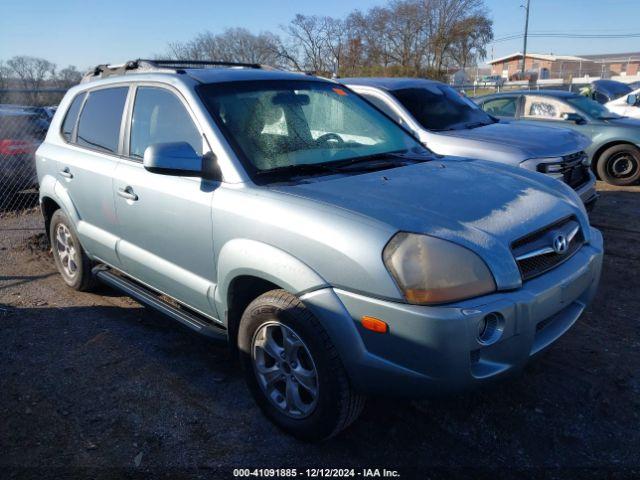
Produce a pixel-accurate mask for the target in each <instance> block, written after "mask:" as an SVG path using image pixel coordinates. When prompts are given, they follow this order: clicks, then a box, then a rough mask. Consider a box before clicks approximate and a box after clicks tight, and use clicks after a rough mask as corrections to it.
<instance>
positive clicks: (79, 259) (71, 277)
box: [49, 210, 95, 291]
mask: <svg viewBox="0 0 640 480" xmlns="http://www.w3.org/2000/svg"><path fill="white" fill-rule="evenodd" d="M49 238H50V239H51V250H52V251H53V259H54V261H55V264H56V267H57V268H58V271H59V272H60V275H61V276H62V280H64V283H66V284H67V285H68V286H70V287H71V288H73V289H75V290H80V291H88V290H91V289H92V288H93V287H94V286H95V279H94V277H93V275H92V273H91V267H92V266H93V262H92V261H91V259H90V258H89V257H88V256H87V254H86V253H85V251H84V250H83V248H82V245H80V240H78V235H77V234H76V232H75V229H74V228H73V224H72V223H71V221H70V220H69V218H68V217H67V216H66V215H65V213H64V212H63V211H62V210H56V211H55V212H54V213H53V215H52V216H51V224H50V226H49Z"/></svg>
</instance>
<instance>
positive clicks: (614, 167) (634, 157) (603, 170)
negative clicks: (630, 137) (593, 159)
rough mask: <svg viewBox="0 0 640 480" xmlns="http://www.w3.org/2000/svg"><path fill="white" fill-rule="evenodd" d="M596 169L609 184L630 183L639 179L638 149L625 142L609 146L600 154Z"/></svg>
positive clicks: (639, 155) (639, 153)
mask: <svg viewBox="0 0 640 480" xmlns="http://www.w3.org/2000/svg"><path fill="white" fill-rule="evenodd" d="M596 169H597V170H598V175H599V176H600V178H601V179H602V180H604V181H605V182H607V183H610V184H611V185H619V186H626V185H632V184H634V183H636V182H637V181H638V180H640V150H639V149H638V148H637V147H635V146H633V145H627V144H622V145H614V146H613V147H609V148H607V149H606V150H605V151H604V152H602V155H600V158H599V159H598V163H597V165H596Z"/></svg>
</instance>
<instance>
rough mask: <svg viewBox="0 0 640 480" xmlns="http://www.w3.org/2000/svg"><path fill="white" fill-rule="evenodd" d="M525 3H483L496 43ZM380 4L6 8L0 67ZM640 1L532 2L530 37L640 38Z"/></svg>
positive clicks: (40, 2) (145, 51)
mask: <svg viewBox="0 0 640 480" xmlns="http://www.w3.org/2000/svg"><path fill="white" fill-rule="evenodd" d="M525 1H526V0H485V2H486V5H487V9H488V11H489V16H490V17H491V18H492V19H493V21H494V36H495V38H496V39H499V38H502V37H505V36H509V35H513V34H519V33H522V31H523V29H524V9H523V8H521V7H520V5H521V4H523V3H524V2H525ZM385 3H386V1H385V0H321V1H318V0H311V1H309V0H297V1H296V0H231V1H230V0H225V1H221V0H129V1H125V0H104V1H95V0H84V1H82V0H28V1H25V0H3V1H2V11H1V14H0V60H7V59H9V58H11V57H12V56H14V55H31V56H37V57H43V58H46V59H48V60H50V61H52V62H54V63H56V64H57V65H58V68H64V67H66V66H67V65H75V66H77V67H78V68H79V69H80V70H84V69H86V68H88V67H89V66H93V65H96V64H100V63H121V62H123V61H125V60H130V59H134V58H144V57H149V56H152V55H154V54H159V53H163V52H166V46H167V43H169V42H174V41H186V40H189V39H191V38H193V37H194V36H195V35H196V34H198V33H201V32H204V31H206V30H210V31H212V32H219V31H222V30H224V29H225V28H228V27H236V26H238V27H245V28H247V29H249V30H251V31H252V32H254V33H257V32H260V31H263V30H270V31H273V32H276V33H279V32H280V26H282V25H284V24H286V23H288V22H289V20H290V19H291V18H292V17H293V16H294V15H295V14H296V13H302V14H305V15H329V16H333V17H338V18H340V17H344V16H346V15H347V14H348V13H349V12H351V11H352V10H355V9H360V10H367V9H368V8H370V7H373V6H379V5H384V4H385ZM638 18H640V0H607V1H605V0H531V9H530V18H529V31H530V32H548V31H553V32H561V33H578V32H584V33H589V34H603V33H640V24H638ZM521 50H522V39H514V40H509V41H498V42H496V43H493V44H492V45H489V47H488V58H489V59H490V58H492V56H493V58H497V57H500V56H503V55H506V54H509V53H512V52H515V51H521ZM528 51H530V52H538V53H556V54H564V55H570V54H575V55H580V54H589V53H596V54H597V53H622V52H629V51H640V37H636V38H631V39H597V40H593V39H589V40H585V39H557V38H556V39H553V38H551V39H550V38H530V39H529V44H528Z"/></svg>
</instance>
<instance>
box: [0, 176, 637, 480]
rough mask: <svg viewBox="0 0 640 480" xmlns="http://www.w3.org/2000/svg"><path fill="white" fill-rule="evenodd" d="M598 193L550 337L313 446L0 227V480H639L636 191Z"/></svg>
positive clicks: (163, 322) (162, 331) (142, 316)
mask: <svg viewBox="0 0 640 480" xmlns="http://www.w3.org/2000/svg"><path fill="white" fill-rule="evenodd" d="M599 187H600V189H601V195H602V196H601V199H600V202H599V204H598V205H597V206H596V210H595V212H594V214H593V216H592V222H593V224H594V225H596V226H597V227H599V228H600V229H601V230H602V231H603V233H604V236H605V242H606V255H605V264H604V271H603V277H602V282H601V285H600V290H599V293H598V296H597V298H596V300H595V302H594V304H593V305H592V306H591V307H590V308H589V309H588V310H587V311H586V313H585V314H584V315H583V316H582V318H581V319H580V320H579V321H578V322H577V324H576V325H575V326H574V327H573V328H572V329H571V330H570V331H569V332H568V333H567V334H566V335H565V336H564V337H563V338H562V339H560V340H559V341H558V342H557V343H556V344H555V345H553V346H552V347H551V348H550V349H548V350H547V351H546V352H545V353H544V354H543V355H541V356H540V357H539V358H537V359H536V360H535V361H534V362H532V363H531V364H530V365H529V366H528V367H527V368H526V369H525V371H524V372H523V374H522V375H521V376H519V377H517V378H514V379H511V380H508V381H505V382H502V383H500V384H498V385H494V386H492V387H490V388H487V389H484V390H481V391H479V392H472V393H469V394H465V395H463V396H459V397H454V398H446V399H439V400H428V401H420V402H411V401H398V400H388V399H371V400H370V401H369V403H368V404H367V406H366V408H365V410H364V413H363V415H362V417H361V418H360V419H359V420H358V421H357V422H356V423H355V424H354V425H353V426H352V427H351V428H350V429H348V430H347V431H345V432H344V433H343V434H341V435H340V436H339V437H338V438H335V439H333V440H330V441H328V442H325V443H323V444H319V445H308V444H304V443H300V442H298V441H296V440H294V439H292V438H290V437H288V436H286V435H284V434H282V433H280V432H279V431H278V430H277V429H276V428H275V427H273V426H272V425H271V423H269V422H268V421H267V420H266V419H265V417H263V416H262V415H261V413H260V412H259V410H258V408H257V407H256V406H255V405H254V403H253V401H252V399H251V398H250V396H249V393H248V391H247V389H246V388H245V385H244V382H243V379H242V376H241V372H240V369H239V366H238V364H237V363H236V362H233V361H232V360H231V359H230V357H229V355H228V353H227V350H226V348H225V346H223V345H221V344H217V343H213V342H212V341H209V340H206V339H203V338H200V337H198V336H196V335H195V334H192V333H190V332H187V331H185V330H183V329H182V328H180V327H179V326H178V325H176V324H175V323H173V322H172V321H170V320H168V319H167V318H165V317H163V316H161V315H159V314H157V313H155V312H153V311H152V310H149V309H146V308H143V307H141V306H140V305H138V304H137V303H136V302H134V301H133V300H131V299H129V298H127V297H123V296H121V295H120V294H119V293H117V292H115V291H113V290H109V289H108V288H106V287H102V288H101V290H100V291H99V292H97V293H96V294H88V293H78V292H75V291H73V290H70V289H68V288H66V287H65V286H64V285H63V283H62V281H61V280H60V278H59V277H58V274H57V273H56V271H55V268H54V265H53V261H52V259H51V257H50V255H49V254H48V253H47V252H46V249H43V246H42V243H41V242H40V239H38V237H37V236H34V235H36V234H37V233H38V230H37V228H38V227H39V225H38V222H39V218H38V214H37V213H32V214H30V215H22V216H12V215H9V216H7V217H5V218H2V219H0V382H1V385H0V472H4V474H2V473H0V477H1V478H22V477H38V478H64V477H68V478H78V477H86V476H90V477H92V478H119V477H122V476H128V477H129V478H131V477H136V476H141V475H153V476H156V477H161V478H178V477H184V478H186V477H188V478H231V477H232V472H233V469H234V468H249V467H251V468H253V467H256V468H261V467H262V468H264V467H296V468H298V469H299V471H302V470H303V469H305V468H307V467H318V468H323V467H336V468H338V467H367V468H385V467H386V468H393V469H397V470H398V471H399V473H400V474H401V475H402V477H403V478H445V477H446V478H451V477H460V478H480V477H483V478H504V477H505V476H514V477H517V478H539V477H542V476H544V477H552V478H605V477H606V478H633V477H635V478H638V476H640V324H639V320H638V312H639V311H640V247H639V245H640V187H631V188H624V189H622V188H618V189H616V188H612V187H608V186H604V185H599ZM30 229H35V230H30Z"/></svg>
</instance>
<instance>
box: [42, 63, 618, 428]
mask: <svg viewBox="0 0 640 480" xmlns="http://www.w3.org/2000/svg"><path fill="white" fill-rule="evenodd" d="M209 67H215V68H209ZM342 82H344V83H339V82H336V81H331V80H327V79H322V78H319V77H313V76H308V75H303V74H295V73H289V72H282V71H277V70H272V69H263V68H261V67H260V66H258V65H249V64H244V65H243V64H226V65H225V64H221V63H220V62H216V63H215V64H208V63H207V62H197V61H186V62H180V61H159V60H155V61H147V60H138V61H133V62H128V63H127V64H125V65H122V66H118V67H110V66H105V65H102V66H99V67H97V68H95V69H93V70H91V71H90V73H88V74H87V75H86V76H85V78H84V80H83V83H82V84H81V85H79V86H77V87H74V88H72V89H70V90H69V92H68V93H67V94H66V95H65V97H64V99H63V100H62V102H61V104H60V108H59V109H58V111H57V112H56V114H55V116H54V118H53V121H52V123H51V127H50V128H49V131H48V133H47V136H46V140H45V141H44V142H43V144H42V145H41V146H40V148H39V149H38V151H37V153H36V160H37V170H38V178H39V182H40V201H41V206H42V212H43V216H44V223H45V225H46V229H47V232H48V234H49V237H50V239H51V243H52V250H53V256H54V260H55V263H56V266H57V268H58V270H59V272H60V274H61V277H62V279H63V281H64V282H65V283H66V284H67V285H69V286H70V287H72V288H75V289H78V290H89V289H91V288H92V287H93V286H94V284H95V281H96V280H98V279H99V280H101V281H103V282H106V283H108V284H110V285H112V286H114V287H116V288H119V289H121V290H122V291H124V292H126V293H127V294H128V295H131V296H132V297H134V298H136V299H138V300H139V301H140V302H142V303H144V304H146V305H149V306H151V307H153V308H156V309H158V310H159V311H161V312H163V313H165V314H166V315H168V316H170V317H172V318H173V319H175V320H177V321H178V322H180V323H182V324H183V325H184V326H186V327H188V328H190V329H192V330H194V331H196V332H199V333H202V334H206V335H210V336H212V337H216V338H219V339H224V340H225V341H227V342H229V345H230V346H231V348H232V350H233V351H234V352H235V353H237V354H238V355H239V358H240V360H241V363H242V365H243V367H244V371H245V378H246V381H247V385H248V387H249V390H250V391H251V393H252V395H253V396H254V398H255V400H256V402H257V404H258V405H259V406H260V408H261V409H262V411H263V412H264V413H265V414H266V415H267V416H268V417H269V418H270V419H271V420H272V421H273V422H274V423H275V424H276V425H278V426H279V427H280V428H282V429H283V430H284V431H286V432H289V433H291V434H293V435H295V436H297V437H299V438H303V439H306V440H319V439H325V438H328V437H331V436H332V435H335V434H337V433H338V432H340V431H341V430H342V429H344V428H346V427H347V426H348V425H349V424H350V423H351V422H353V421H354V420H355V419H356V418H357V417H358V414H359V413H360V411H361V410H362V407H363V404H364V400H365V398H366V396H367V395H395V396H403V397H422V396H426V395H431V394H434V393H440V394H441V393H446V392H457V391H461V390H465V389H469V388H474V387H478V386H480V385H484V384H487V383H490V382H492V381H495V380H498V379H501V378H504V377H505V376H508V375H510V374H512V373H514V372H517V371H519V370H520V369H522V367H523V366H524V365H525V364H526V363H527V362H528V361H529V359H530V358H531V357H533V356H535V355H536V354H538V353H539V352H541V351H542V350H544V349H545V348H547V347H548V346H549V345H551V344H553V343H554V342H555V341H556V340H557V339H558V338H560V337H561V336H562V335H563V334H564V333H565V332H566V331H567V330H568V329H569V328H570V327H571V326H572V325H573V324H574V323H575V322H576V320H577V319H578V318H579V317H580V315H581V313H582V312H583V310H584V309H585V308H586V306H587V305H588V304H589V302H590V301H591V300H592V298H593V296H594V294H595V292H596V289H597V287H598V283H599V278H600V271H601V263H602V256H603V243H602V236H601V234H600V232H599V231H598V230H597V229H595V228H593V227H591V226H590V224H589V218H588V216H587V213H586V210H585V206H584V203H585V202H586V203H587V204H589V203H592V201H593V196H592V193H593V191H592V187H593V175H592V173H591V171H590V169H589V162H588V161H589V159H590V158H593V157H597V158H598V159H599V158H600V156H601V155H600V156H598V155H596V154H595V153H593V152H591V153H590V150H589V149H590V148H591V147H590V146H589V145H588V141H587V140H585V138H584V137H583V136H582V135H581V134H579V133H577V132H575V131H571V130H566V129H564V130H560V129H553V128H543V127H542V126H531V125H527V124H526V123H520V122H503V121H500V120H499V119H498V118H497V117H495V116H493V115H489V114H487V113H486V112H484V111H483V110H481V109H480V108H479V107H478V106H476V105H475V104H474V103H472V102H471V101H470V100H468V99H466V98H464V97H462V96H460V94H458V93H457V92H455V91H453V90H451V89H449V87H446V86H444V85H442V84H439V83H436V82H426V81H416V80H397V81H393V82H391V81H386V80H385V81H382V80H362V79H348V80H343V81H342ZM522 96H523V97H524V96H525V94H524V93H523V94H522ZM584 100H588V99H584ZM522 102H525V105H526V98H525V99H524V100H522V99H520V97H518V100H517V101H516V104H515V110H514V116H513V117H514V118H517V117H518V116H519V113H518V112H520V110H521V108H522V106H521V104H522ZM483 105H484V104H483ZM485 108H486V107H485ZM565 122H566V123H572V122H571V121H565ZM558 123H559V122H558ZM576 124H577V123H576ZM620 128H622V127H620ZM432 150H434V151H435V152H436V153H434V151H432ZM583 152H587V155H588V157H585V154H584V153H583ZM451 155H455V156H451ZM477 157H482V158H484V159H486V160H481V159H477ZM487 160H490V161H487ZM513 165H516V166H519V167H522V168H514V167H513Z"/></svg>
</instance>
